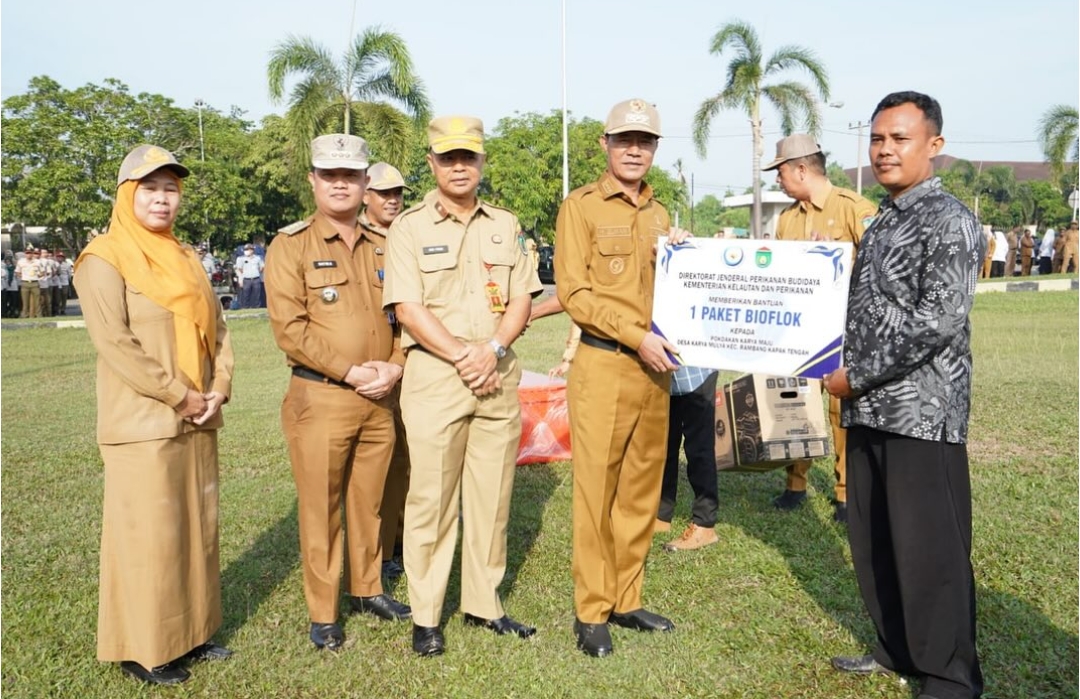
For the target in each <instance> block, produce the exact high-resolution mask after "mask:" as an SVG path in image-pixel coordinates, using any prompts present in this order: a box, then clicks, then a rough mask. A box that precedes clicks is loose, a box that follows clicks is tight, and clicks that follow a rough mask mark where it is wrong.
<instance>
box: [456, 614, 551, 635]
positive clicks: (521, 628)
mask: <svg viewBox="0 0 1080 699" xmlns="http://www.w3.org/2000/svg"><path fill="white" fill-rule="evenodd" d="M465 625H466V626H481V627H483V628H485V629H490V630H492V631H494V632H495V633H497V634H499V635H500V636H505V635H506V634H508V633H512V634H517V635H518V636H521V637H522V638H528V637H529V636H532V635H533V634H535V633H536V627H535V626H526V625H525V624H522V623H521V622H520V621H514V620H513V619H511V618H510V617H508V616H506V615H505V614H504V615H502V616H501V617H499V618H498V619H483V618H481V617H478V616H473V615H472V614H466V615H465Z"/></svg>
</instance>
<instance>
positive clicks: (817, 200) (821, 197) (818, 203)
mask: <svg viewBox="0 0 1080 699" xmlns="http://www.w3.org/2000/svg"><path fill="white" fill-rule="evenodd" d="M832 190H833V186H832V182H829V181H828V180H826V181H825V186H824V187H822V188H821V191H820V192H818V193H817V195H815V196H811V197H810V201H809V202H805V201H800V202H799V206H801V207H802V208H803V211H806V206H807V204H808V203H809V204H811V205H813V207H814V208H815V209H817V210H818V211H821V210H822V209H824V208H825V201H826V200H827V199H828V198H829V195H830V194H832Z"/></svg>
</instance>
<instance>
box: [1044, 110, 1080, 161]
mask: <svg viewBox="0 0 1080 699" xmlns="http://www.w3.org/2000/svg"><path fill="white" fill-rule="evenodd" d="M1078 121H1080V115H1078V114H1077V111H1076V107H1070V106H1069V105H1067V104H1057V105H1054V106H1053V107H1051V108H1050V109H1048V110H1047V111H1046V113H1045V114H1043V117H1042V119H1040V120H1039V145H1041V146H1042V149H1043V154H1044V155H1046V159H1047V161H1049V163H1050V172H1051V173H1052V174H1053V179H1054V180H1059V179H1060V178H1061V173H1062V170H1063V169H1064V168H1065V161H1066V160H1067V159H1069V158H1072V159H1073V160H1080V140H1078V139H1077V123H1078Z"/></svg>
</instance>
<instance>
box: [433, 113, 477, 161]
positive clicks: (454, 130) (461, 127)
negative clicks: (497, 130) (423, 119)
mask: <svg viewBox="0 0 1080 699" xmlns="http://www.w3.org/2000/svg"><path fill="white" fill-rule="evenodd" d="M427 135H428V145H429V146H430V147H431V150H432V152H434V153H449V152H450V151H452V150H470V151H472V152H473V153H481V154H482V153H483V152H484V122H482V121H480V120H479V119H477V118H476V117H469V116H446V117H435V118H434V119H432V120H431V123H430V124H428V128H427Z"/></svg>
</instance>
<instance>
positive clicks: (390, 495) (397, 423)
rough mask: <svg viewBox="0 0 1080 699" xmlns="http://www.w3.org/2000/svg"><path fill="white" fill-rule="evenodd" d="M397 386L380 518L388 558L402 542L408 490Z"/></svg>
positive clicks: (402, 425)
mask: <svg viewBox="0 0 1080 699" xmlns="http://www.w3.org/2000/svg"><path fill="white" fill-rule="evenodd" d="M400 387H401V384H398V388H397V389H395V391H394V396H393V398H394V404H395V408H394V455H393V456H392V457H390V470H389V471H388V472H387V474H386V486H385V487H384V488H383V499H382V507H381V508H380V509H379V518H380V519H381V520H382V525H381V527H382V529H381V531H380V533H379V538H380V539H381V540H382V557H383V560H384V561H388V560H390V559H391V558H393V556H394V549H395V548H396V547H397V546H398V544H400V543H401V542H402V537H403V535H404V523H405V494H406V493H408V492H409V444H408V442H407V441H406V437H405V423H404V422H403V421H402V419H401V406H400V393H399V391H400Z"/></svg>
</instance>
